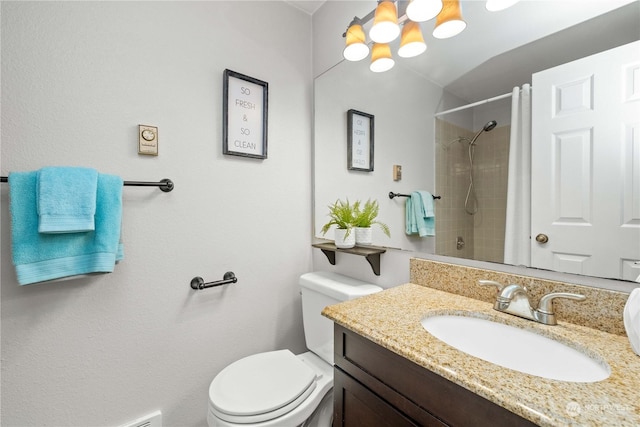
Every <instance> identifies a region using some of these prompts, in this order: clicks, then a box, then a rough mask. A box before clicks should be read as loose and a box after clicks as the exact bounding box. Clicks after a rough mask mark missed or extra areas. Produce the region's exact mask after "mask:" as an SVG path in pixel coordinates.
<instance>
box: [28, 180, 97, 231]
mask: <svg viewBox="0 0 640 427" xmlns="http://www.w3.org/2000/svg"><path fill="white" fill-rule="evenodd" d="M37 174H38V175H37V176H38V177H37V183H36V192H37V195H38V198H37V209H38V215H39V220H38V231H39V232H40V233H78V232H84V231H92V230H94V229H95V212H96V194H97V189H98V171H96V170H95V169H91V168H78V167H45V168H42V169H40V170H39V171H38V172H37Z"/></svg>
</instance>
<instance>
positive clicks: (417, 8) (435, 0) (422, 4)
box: [407, 0, 517, 22]
mask: <svg viewBox="0 0 640 427" xmlns="http://www.w3.org/2000/svg"><path fill="white" fill-rule="evenodd" d="M511 1H513V0H511ZM516 1H517V0H516ZM441 10H442V0H411V3H409V5H408V6H407V18H409V19H410V20H412V21H414V22H424V21H428V20H429V19H433V18H435V17H436V16H438V14H439V13H440V11H441Z"/></svg>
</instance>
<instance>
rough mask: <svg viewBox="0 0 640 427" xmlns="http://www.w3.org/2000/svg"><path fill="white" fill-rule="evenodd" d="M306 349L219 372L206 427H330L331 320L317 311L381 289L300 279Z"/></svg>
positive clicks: (335, 278)
mask: <svg viewBox="0 0 640 427" xmlns="http://www.w3.org/2000/svg"><path fill="white" fill-rule="evenodd" d="M299 283H300V288H301V291H302V292H301V293H302V320H303V323H304V334H305V340H306V343H307V348H308V349H309V350H310V351H307V352H305V353H302V354H298V355H294V354H293V353H292V352H291V351H289V350H277V351H269V352H266V353H258V354H254V355H251V356H248V357H245V358H243V359H240V360H238V361H236V362H233V363H232V364H230V365H229V366H227V367H226V368H224V369H223V370H222V371H220V373H219V374H218V375H216V377H215V378H214V379H213V381H211V385H210V386H209V410H208V413H207V423H208V425H209V427H218V426H223V427H233V426H235V427H237V426H247V427H248V426H252V427H276V426H278V427H295V426H304V427H330V426H331V423H332V416H333V322H332V321H331V320H329V319H327V318H325V317H323V316H322V314H321V312H322V309H323V308H324V307H326V306H328V305H331V304H336V303H338V302H341V301H348V300H352V299H355V298H358V297H361V296H364V295H369V294H372V293H375V292H379V291H381V290H382V288H380V287H379V286H375V285H372V284H370V283H366V282H362V281H360V280H357V279H353V278H351V277H347V276H342V275H340V274H336V273H331V272H313V273H306V274H303V275H302V276H300V280H299Z"/></svg>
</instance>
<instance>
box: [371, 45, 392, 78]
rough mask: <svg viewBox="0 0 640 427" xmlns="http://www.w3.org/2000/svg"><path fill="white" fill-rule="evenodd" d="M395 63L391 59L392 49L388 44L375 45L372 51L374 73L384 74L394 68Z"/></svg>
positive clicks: (372, 69)
mask: <svg viewBox="0 0 640 427" xmlns="http://www.w3.org/2000/svg"><path fill="white" fill-rule="evenodd" d="M395 63H396V62H395V61H394V60H393V58H392V57H391V48H390V47H389V45H388V44H386V43H375V44H374V45H373V49H371V65H370V66H369V69H370V70H371V71H373V72H374V73H382V72H384V71H388V70H390V69H392V68H393V66H394V65H395Z"/></svg>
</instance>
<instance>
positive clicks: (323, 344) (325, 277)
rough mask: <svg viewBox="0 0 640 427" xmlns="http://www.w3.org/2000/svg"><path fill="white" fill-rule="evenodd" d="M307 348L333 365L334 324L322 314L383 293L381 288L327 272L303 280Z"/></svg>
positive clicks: (303, 315)
mask: <svg viewBox="0 0 640 427" xmlns="http://www.w3.org/2000/svg"><path fill="white" fill-rule="evenodd" d="M300 288H301V290H302V320H303V322H304V336H305V340H306V343H307V348H308V349H309V350H311V351H312V352H314V353H315V354H317V355H318V356H320V357H321V358H322V359H324V360H325V361H326V362H328V363H330V364H332V365H333V322H332V321H331V320H329V319H327V318H326V317H324V316H323V315H322V314H321V313H322V310H323V309H324V308H325V307H326V306H328V305H332V304H337V303H339V302H342V301H349V300H352V299H356V298H358V297H361V296H364V295H369V294H373V293H376V292H380V291H381V290H382V288H381V287H379V286H376V285H372V284H371V283H367V282H363V281H361V280H357V279H354V278H351V277H347V276H343V275H341V274H337V273H331V272H326V271H317V272H313V273H306V274H303V275H302V276H300Z"/></svg>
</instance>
